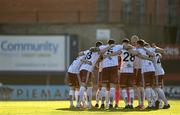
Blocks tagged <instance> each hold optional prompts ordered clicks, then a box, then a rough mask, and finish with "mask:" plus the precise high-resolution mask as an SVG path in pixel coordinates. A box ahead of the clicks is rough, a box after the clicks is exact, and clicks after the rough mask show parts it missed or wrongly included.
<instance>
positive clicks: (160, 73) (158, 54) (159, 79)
mask: <svg viewBox="0 0 180 115" xmlns="http://www.w3.org/2000/svg"><path fill="white" fill-rule="evenodd" d="M152 47H153V48H152V49H153V51H154V52H155V58H154V67H155V70H156V71H155V75H156V78H155V83H156V84H155V91H156V92H157V94H158V101H157V102H156V108H157V109H158V108H159V103H160V102H161V100H163V102H164V107H163V109H168V108H170V105H169V103H168V100H167V98H166V96H165V94H164V91H163V89H162V87H163V79H164V74H165V72H164V69H163V67H162V65H161V58H162V54H163V53H164V50H163V49H162V48H159V47H157V46H156V45H155V44H152Z"/></svg>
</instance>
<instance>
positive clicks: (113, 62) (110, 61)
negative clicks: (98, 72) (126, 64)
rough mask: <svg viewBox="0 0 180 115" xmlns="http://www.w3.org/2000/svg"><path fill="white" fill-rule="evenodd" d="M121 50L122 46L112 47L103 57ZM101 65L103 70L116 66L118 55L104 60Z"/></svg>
mask: <svg viewBox="0 0 180 115" xmlns="http://www.w3.org/2000/svg"><path fill="white" fill-rule="evenodd" d="M121 49H123V46H122V45H115V46H114V47H112V48H110V49H109V50H108V51H106V52H105V55H109V54H112V53H114V52H117V51H119V50H121ZM101 63H102V67H103V68H106V67H113V66H118V55H116V56H112V57H111V58H105V59H104V60H103V61H102V62H101Z"/></svg>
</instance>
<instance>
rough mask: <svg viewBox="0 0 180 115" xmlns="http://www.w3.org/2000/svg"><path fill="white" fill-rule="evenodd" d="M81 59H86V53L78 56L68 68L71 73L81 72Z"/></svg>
mask: <svg viewBox="0 0 180 115" xmlns="http://www.w3.org/2000/svg"><path fill="white" fill-rule="evenodd" d="M81 59H85V55H83V56H79V57H77V58H76V59H75V60H74V61H73V62H72V64H71V65H70V66H69V68H68V72H69V73H74V74H79V69H80V67H81V65H82V62H81Z"/></svg>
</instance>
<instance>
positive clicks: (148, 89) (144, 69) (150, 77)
mask: <svg viewBox="0 0 180 115" xmlns="http://www.w3.org/2000/svg"><path fill="white" fill-rule="evenodd" d="M137 47H138V48H137V50H138V52H139V53H140V54H141V55H146V56H149V57H154V54H153V53H151V52H148V51H146V50H145V49H144V41H143V40H139V41H137ZM140 63H141V73H142V74H143V76H144V77H143V80H142V81H143V86H145V97H146V99H147V101H148V107H147V109H153V104H154V103H155V102H154V100H153V97H152V94H155V92H154V91H153V89H152V87H153V85H154V78H155V68H154V65H153V62H152V61H149V60H145V59H140Z"/></svg>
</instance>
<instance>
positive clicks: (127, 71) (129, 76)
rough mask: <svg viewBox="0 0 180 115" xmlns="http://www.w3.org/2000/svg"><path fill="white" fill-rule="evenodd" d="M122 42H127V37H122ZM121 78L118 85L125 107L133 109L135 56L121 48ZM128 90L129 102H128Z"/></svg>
mask: <svg viewBox="0 0 180 115" xmlns="http://www.w3.org/2000/svg"><path fill="white" fill-rule="evenodd" d="M122 44H123V45H125V44H129V40H128V39H124V40H123V41H122ZM120 56H121V67H120V73H121V79H120V86H121V94H122V98H123V100H124V101H125V105H126V106H125V109H127V108H129V109H133V101H134V89H133V80H134V67H133V62H134V58H135V56H134V55H132V54H131V53H130V52H129V51H128V50H126V49H123V50H121V55H120ZM128 91H129V97H130V102H128V95H127V94H128Z"/></svg>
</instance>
